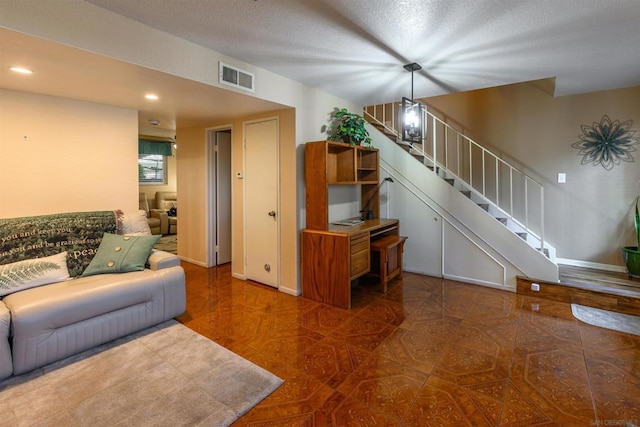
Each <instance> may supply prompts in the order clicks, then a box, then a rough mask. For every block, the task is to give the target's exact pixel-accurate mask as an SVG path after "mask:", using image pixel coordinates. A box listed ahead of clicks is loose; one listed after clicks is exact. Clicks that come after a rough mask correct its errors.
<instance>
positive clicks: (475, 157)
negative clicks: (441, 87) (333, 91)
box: [363, 103, 555, 261]
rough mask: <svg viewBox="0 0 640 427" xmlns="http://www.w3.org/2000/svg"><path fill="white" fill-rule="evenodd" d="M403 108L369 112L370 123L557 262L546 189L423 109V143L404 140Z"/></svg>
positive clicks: (369, 109) (396, 106)
mask: <svg viewBox="0 0 640 427" xmlns="http://www.w3.org/2000/svg"><path fill="white" fill-rule="evenodd" d="M401 110H402V108H401V104H400V103H389V104H380V105H374V106H369V107H366V108H365V109H364V111H363V116H364V117H365V119H366V120H367V121H368V122H369V123H370V124H371V125H372V126H373V127H375V128H376V129H378V130H379V131H380V132H381V133H382V134H384V135H385V136H387V137H388V138H389V139H390V140H391V141H393V142H394V143H396V144H397V145H398V146H400V147H401V148H402V149H404V150H405V151H406V152H407V153H409V154H410V155H411V156H412V157H413V158H415V160H416V161H418V162H420V163H421V164H423V165H424V166H425V167H426V168H427V169H428V170H430V171H432V172H433V173H435V174H436V175H437V176H438V177H440V178H441V179H443V180H444V181H446V182H447V183H448V184H450V185H451V186H452V187H453V188H455V189H456V190H458V191H459V192H460V193H462V194H463V195H464V196H466V197H467V198H469V199H470V200H471V201H473V202H474V203H475V204H476V206H477V209H478V212H479V213H481V212H484V214H487V215H491V216H492V217H493V218H495V219H496V220H497V221H498V222H499V223H500V224H501V225H502V226H504V227H505V228H507V229H508V230H510V231H511V232H512V233H514V234H515V235H517V236H519V237H520V238H521V239H522V240H523V241H524V242H526V243H527V244H528V245H529V246H531V247H532V248H534V249H535V250H537V251H539V252H541V253H542V254H544V255H545V256H546V257H547V258H549V259H550V260H551V261H555V248H554V247H553V246H551V245H550V244H549V243H548V242H546V241H545V239H544V187H543V186H542V184H540V183H539V182H538V181H536V180H535V179H533V178H532V177H530V176H528V175H527V174H526V173H524V172H523V171H521V170H519V169H517V168H515V167H514V166H512V165H510V164H509V163H507V162H505V161H504V160H502V159H501V158H500V157H499V156H497V155H495V154H494V153H492V152H491V151H489V150H487V149H485V148H484V147H482V146H480V145H479V144H477V143H476V142H475V141H473V140H471V139H470V138H469V137H467V136H466V135H464V134H462V133H461V132H459V131H458V130H456V129H454V128H453V127H451V126H450V125H449V124H447V123H445V122H444V121H442V120H441V119H440V118H438V117H436V116H435V115H434V114H432V113H431V112H429V111H427V109H426V108H425V107H424V106H423V109H422V110H423V111H422V114H423V117H422V120H423V123H424V126H423V128H424V134H423V139H422V141H421V143H417V142H414V143H408V142H404V141H402V139H401V137H400V135H401V129H400V128H401V121H400V120H399V118H400V114H401Z"/></svg>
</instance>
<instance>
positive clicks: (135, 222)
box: [120, 210, 151, 236]
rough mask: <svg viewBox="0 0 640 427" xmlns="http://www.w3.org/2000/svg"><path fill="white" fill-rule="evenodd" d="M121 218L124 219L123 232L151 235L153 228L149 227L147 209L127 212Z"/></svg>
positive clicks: (133, 234)
mask: <svg viewBox="0 0 640 427" xmlns="http://www.w3.org/2000/svg"><path fill="white" fill-rule="evenodd" d="M120 220H121V221H122V234H128V235H129V236H151V229H150V228H149V221H148V220H147V213H146V212H145V211H143V210H139V211H137V212H133V213H132V212H125V213H124V214H122V217H121V219H120Z"/></svg>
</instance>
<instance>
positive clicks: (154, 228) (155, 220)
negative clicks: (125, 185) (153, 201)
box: [138, 193, 169, 234]
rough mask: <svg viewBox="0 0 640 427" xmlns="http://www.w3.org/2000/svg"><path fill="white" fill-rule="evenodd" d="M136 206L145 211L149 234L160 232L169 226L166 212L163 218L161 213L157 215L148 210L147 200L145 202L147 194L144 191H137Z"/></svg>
mask: <svg viewBox="0 0 640 427" xmlns="http://www.w3.org/2000/svg"><path fill="white" fill-rule="evenodd" d="M138 208H139V209H141V210H143V211H145V212H146V213H147V222H148V223H149V229H151V234H162V230H164V229H166V228H168V227H169V221H168V220H167V218H166V214H165V218H162V217H161V215H157V214H155V213H153V212H151V211H150V210H149V202H147V196H146V195H145V194H144V193H138Z"/></svg>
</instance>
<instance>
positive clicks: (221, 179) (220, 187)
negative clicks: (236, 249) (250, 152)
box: [216, 130, 231, 265]
mask: <svg viewBox="0 0 640 427" xmlns="http://www.w3.org/2000/svg"><path fill="white" fill-rule="evenodd" d="M216 146H217V148H218V149H217V151H216V218H217V221H216V248H217V249H218V250H217V251H216V265H221V264H226V263H228V262H231V131H230V130H224V131H218V132H216Z"/></svg>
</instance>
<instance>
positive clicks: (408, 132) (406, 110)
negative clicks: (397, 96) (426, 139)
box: [402, 98, 423, 144]
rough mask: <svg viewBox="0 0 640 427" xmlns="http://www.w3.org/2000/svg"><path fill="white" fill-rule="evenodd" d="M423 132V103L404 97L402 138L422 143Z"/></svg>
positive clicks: (410, 141) (406, 140) (412, 142)
mask: <svg viewBox="0 0 640 427" xmlns="http://www.w3.org/2000/svg"><path fill="white" fill-rule="evenodd" d="M422 134H423V121H422V104H420V103H419V102H415V101H413V100H412V99H408V98H402V140H403V141H405V142H409V143H411V144H414V143H421V142H422Z"/></svg>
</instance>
